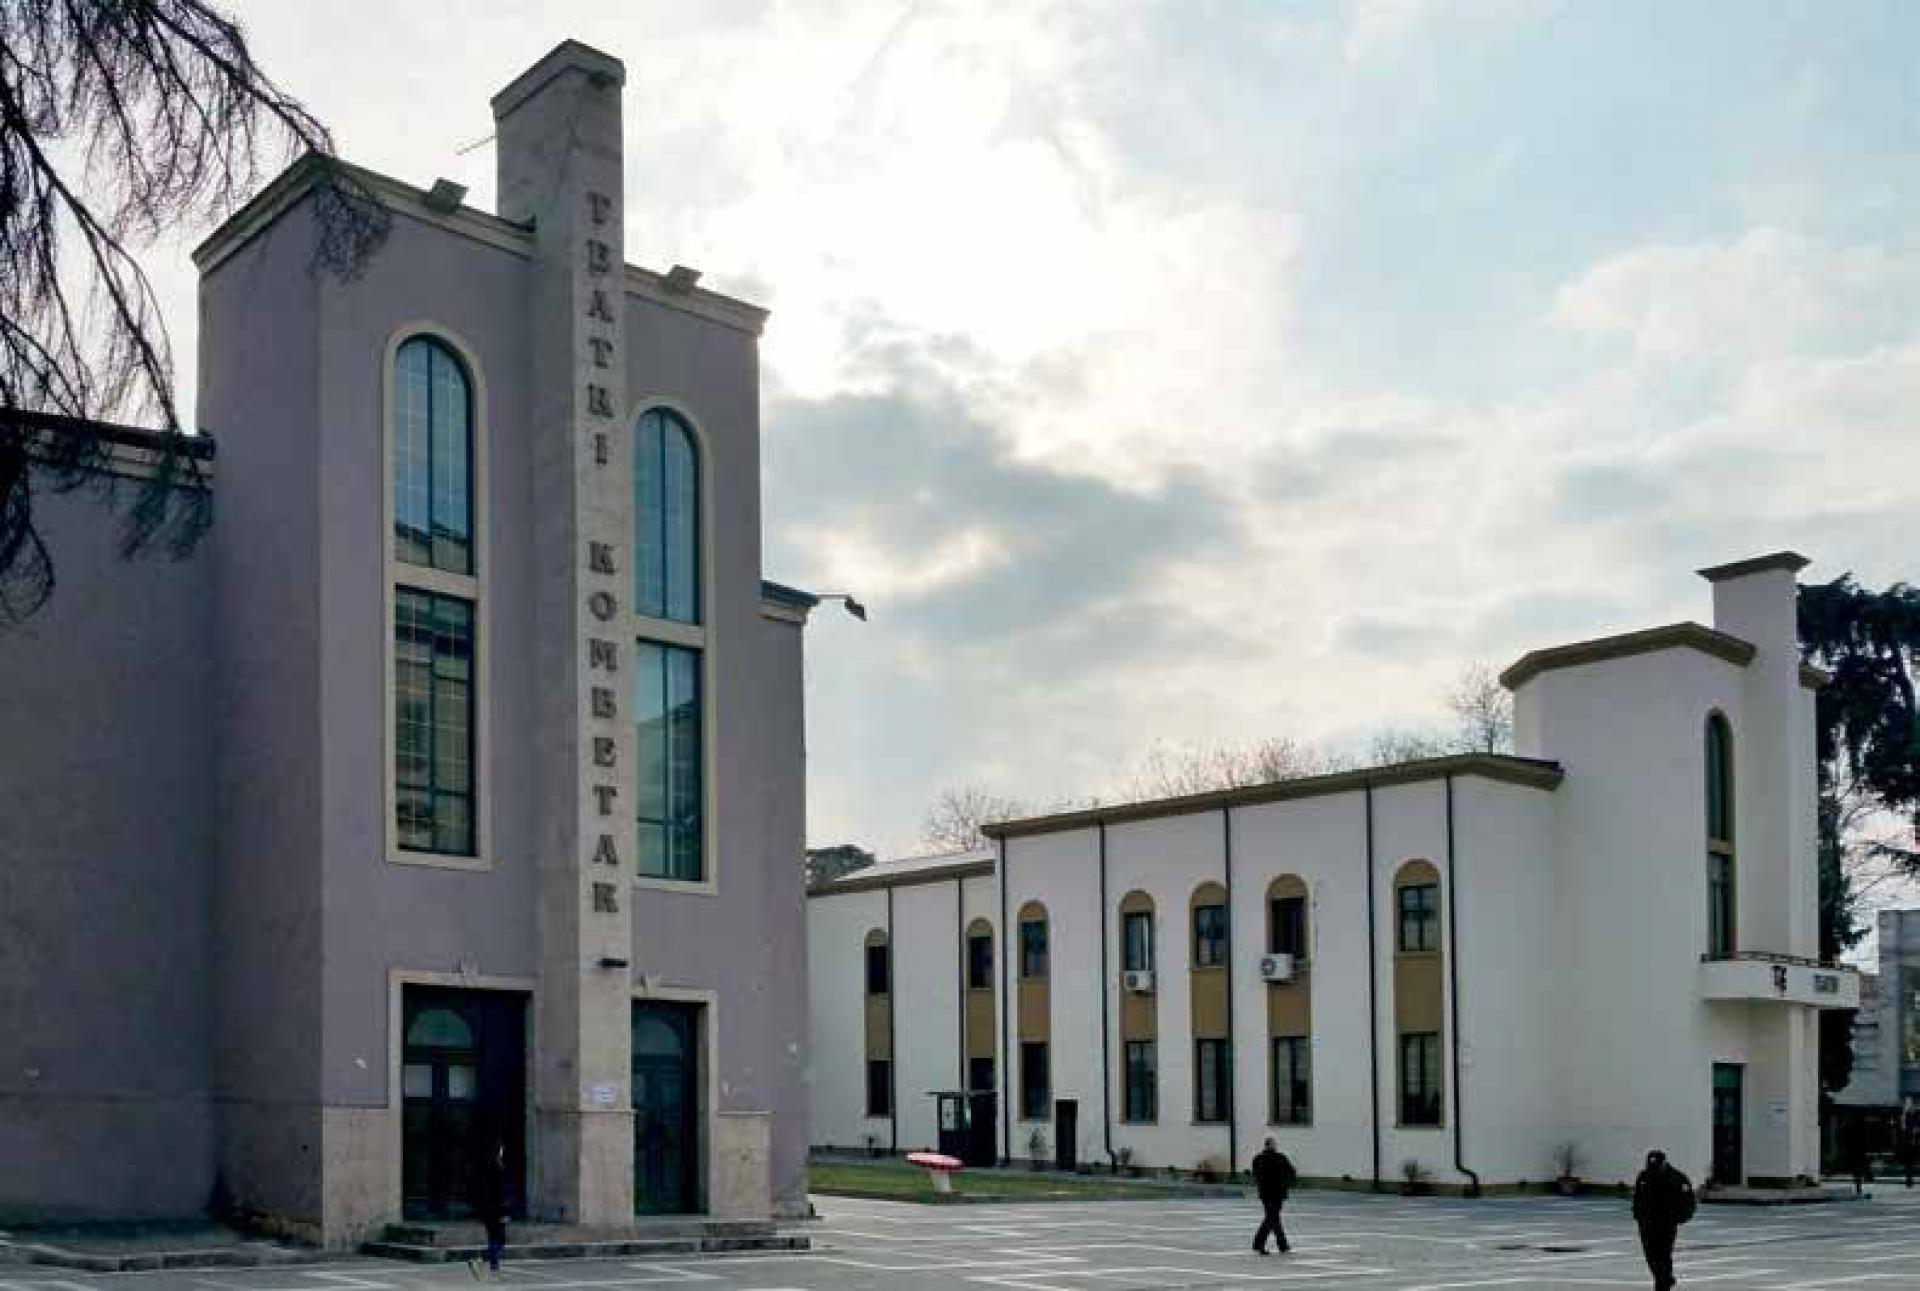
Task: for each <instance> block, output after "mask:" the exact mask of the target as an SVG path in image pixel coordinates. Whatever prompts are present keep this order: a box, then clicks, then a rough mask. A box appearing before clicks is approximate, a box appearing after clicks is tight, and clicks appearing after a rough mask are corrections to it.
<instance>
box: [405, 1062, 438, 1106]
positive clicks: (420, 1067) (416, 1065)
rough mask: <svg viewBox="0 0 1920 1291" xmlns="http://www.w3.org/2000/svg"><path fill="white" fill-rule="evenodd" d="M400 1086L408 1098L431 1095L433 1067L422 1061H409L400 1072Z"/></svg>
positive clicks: (430, 1096) (429, 1096)
mask: <svg viewBox="0 0 1920 1291" xmlns="http://www.w3.org/2000/svg"><path fill="white" fill-rule="evenodd" d="M400 1087H401V1089H402V1090H403V1091H404V1092H405V1094H406V1096H407V1097H408V1098H432V1097H433V1068H432V1067H430V1066H428V1065H427V1064H426V1063H424V1062H410V1063H408V1064H407V1065H406V1067H405V1069H404V1070H403V1071H402V1073H401V1079H400Z"/></svg>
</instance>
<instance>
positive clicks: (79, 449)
mask: <svg viewBox="0 0 1920 1291" xmlns="http://www.w3.org/2000/svg"><path fill="white" fill-rule="evenodd" d="M302 150H312V151H313V152H316V153H318V154H321V155H322V156H325V155H327V154H329V153H330V151H331V143H330V140H329V138H328V135H327V132H326V130H325V128H324V127H322V126H321V124H320V123H319V122H318V121H317V120H315V119H314V117H313V116H312V115H311V114H310V113H309V112H308V111H307V110H306V109H305V108H303V107H301V106H300V104H299V103H298V102H297V101H295V100H294V99H293V98H291V97H289V96H288V95H287V94H286V93H285V92H283V91H282V90H281V89H280V88H279V87H278V86H276V85H275V84H274V83H273V82H272V80H270V79H269V78H268V77H267V76H266V74H265V73H264V72H262V71H261V70H260V68H259V67H258V66H256V65H255V63H254V61H253V58H252V56H251V55H250V54H249V53H248V50H247V44H246V40H245V38H244V36H243V34H242V32H241V30H240V27H239V26H238V24H236V23H235V22H233V21H232V20H231V19H229V18H227V17H225V16H224V15H222V14H221V13H220V12H218V11H217V10H215V9H214V8H213V7H211V6H210V5H207V4H205V3H201V0H0V624H5V623H8V622H15V621H18V620H19V619H22V618H24V617H26V616H27V615H29V614H32V613H33V612H34V611H35V610H37V609H38V608H39V607H40V606H41V605H43V604H44V603H45V602H46V600H47V598H48V597H49V596H50V595H51V594H52V592H53V588H54V562H53V554H52V552H51V551H50V550H49V549H48V546H47V543H46V540H45V537H44V536H43V535H42V533H41V532H40V530H39V528H38V527H37V525H36V521H35V514H34V500H35V499H34V486H35V483H36V481H39V482H44V483H45V484H46V485H47V486H48V487H51V488H53V489H54V490H56V491H62V490H69V489H74V488H78V487H80V486H82V485H92V486H97V487H98V488H100V489H101V490H102V491H104V492H108V493H111V492H112V491H113V490H114V488H115V487H116V482H115V481H116V477H115V476H114V475H113V474H112V473H111V472H110V471H109V470H108V466H109V464H110V452H109V442H108V441H107V440H106V439H105V438H103V437H102V436H101V435H99V434H96V433H91V431H90V427H92V425H93V423H96V422H99V421H103V420H122V421H124V420H151V421H157V422H158V423H159V428H160V429H162V430H165V431H169V432H179V431H182V430H183V429H184V427H183V426H182V424H181V417H180V410H179V407H178V404H177V401H176V398H175V391H174V382H173V355H172V350H171V346H170V344H169V341H168V336H167V328H166V322H165V320H164V319H163V318H162V317H161V314H160V309H159V302H158V300H157V299H156V297H155V295H154V291H153V285H152V283H151V282H150V281H149V280H148V278H147V274H146V272H145V270H144V269H143V268H142V267H141V264H140V262H139V260H138V259H137V258H136V252H137V251H138V250H139V249H141V248H142V247H145V246H149V245H151V244H152V243H153V241H154V240H155V239H156V238H157V237H158V236H159V235H160V234H161V233H162V232H177V231H179V230H180V229H182V228H190V227H193V226H195V225H200V224H205V223H209V222H211V221H213V220H216V219H218V218H220V217H221V216H224V215H225V214H226V213H227V212H228V211H230V210H232V209H233V207H234V206H235V205H236V204H237V203H238V202H239V201H240V200H242V199H243V198H245V197H247V196H248V195H250V194H251V192H252V191H253V190H254V188H255V187H256V186H257V185H258V183H259V180H260V176H261V173H262V170H263V168H264V167H266V166H270V165H273V164H276V163H277V162H279V161H284V160H285V159H287V158H289V157H291V156H292V155H293V154H295V153H296V152H299V151H302ZM314 214H315V228H316V235H315V244H314V267H315V269H316V270H327V271H331V272H334V273H337V274H341V275H343V276H352V275H353V274H356V273H358V272H359V270H360V268H361V267H362V266H363V265H364V264H365V262H366V260H367V258H368V257H369V256H371V255H372V253H373V251H374V250H375V249H376V248H377V247H378V246H379V245H380V243H381V242H382V241H383V240H384V238H385V236H386V231H387V216H386V213H385V212H384V211H383V210H382V209H381V208H380V206H379V203H378V202H377V201H375V200H374V199H373V197H372V195H371V194H370V192H369V191H368V190H367V189H366V187H365V186H364V185H363V184H361V183H360V182H359V181H358V180H357V179H355V178H354V177H353V175H352V173H351V172H350V171H348V170H346V169H345V168H343V167H340V166H338V165H330V166H328V167H327V169H326V172H325V175H324V176H323V181H322V183H321V184H320V186H319V189H318V192H317V195H316V199H315V202H314ZM200 470H201V467H200V457H199V455H198V454H197V453H194V452H191V451H189V450H188V449H187V448H186V447H185V446H183V445H181V444H180V443H178V442H177V439H176V437H175V436H169V437H167V439H166V440H165V446H164V447H163V448H162V451H161V454H160V461H159V463H158V469H157V471H156V472H155V474H154V476H153V478H152V479H150V480H146V481H143V482H142V483H141V485H140V486H139V489H138V492H137V494H136V496H135V497H134V498H133V500H132V504H131V506H130V507H129V508H128V512H127V516H126V526H125V529H124V532H123V534H122V541H121V549H122V553H123V554H125V555H132V554H134V553H136V552H138V551H140V550H142V549H144V548H146V547H148V546H149V545H152V544H155V543H156V542H157V543H158V544H159V545H160V546H162V547H163V548H164V549H165V550H167V551H168V552H170V553H172V554H175V555H178V554H180V553H181V552H183V551H185V550H186V549H187V548H189V547H190V546H191V545H192V543H193V542H194V541H195V540H196V539H197V538H198V536H199V535H200V533H201V532H202V531H204V529H205V527H206V525H207V523H208V522H209V520H210V518H211V512H210V502H209V499H208V493H207V490H206V488H205V482H204V480H203V479H202V478H201V476H200Z"/></svg>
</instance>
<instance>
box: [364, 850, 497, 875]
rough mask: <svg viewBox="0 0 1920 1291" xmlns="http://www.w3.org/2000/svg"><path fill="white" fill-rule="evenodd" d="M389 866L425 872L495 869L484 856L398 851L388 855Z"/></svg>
mask: <svg viewBox="0 0 1920 1291" xmlns="http://www.w3.org/2000/svg"><path fill="white" fill-rule="evenodd" d="M387 864H389V865H412V866H417V867H418V868H420V869H423V870H472V871H486V870H491V869H493V868H494V864H493V862H492V861H490V860H488V859H487V858H486V857H484V856H458V855H455V854H453V853H451V852H405V851H400V850H398V849H395V850H393V851H390V852H388V853H387Z"/></svg>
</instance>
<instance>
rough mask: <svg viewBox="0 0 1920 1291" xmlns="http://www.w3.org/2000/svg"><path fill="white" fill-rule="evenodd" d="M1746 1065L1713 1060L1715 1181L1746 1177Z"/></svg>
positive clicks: (1732, 1181) (1738, 1181)
mask: <svg viewBox="0 0 1920 1291" xmlns="http://www.w3.org/2000/svg"><path fill="white" fill-rule="evenodd" d="M1744 1074H1745V1071H1744V1069H1743V1068H1742V1067H1741V1066H1740V1065H1739V1064H1737V1063H1730V1062H1716V1063H1714V1064H1713V1181H1714V1182H1715V1183H1719V1184H1734V1185H1738V1184H1739V1183H1740V1181H1741V1179H1742V1178H1743V1173H1742V1169H1741V1161H1740V1135H1741V1128H1742V1124H1743V1122H1744V1119H1745V1117H1744V1114H1743V1113H1744V1108H1743V1106H1742V1103H1743V1101H1744V1100H1743V1099H1742V1097H1741V1084H1742V1077H1743V1076H1744Z"/></svg>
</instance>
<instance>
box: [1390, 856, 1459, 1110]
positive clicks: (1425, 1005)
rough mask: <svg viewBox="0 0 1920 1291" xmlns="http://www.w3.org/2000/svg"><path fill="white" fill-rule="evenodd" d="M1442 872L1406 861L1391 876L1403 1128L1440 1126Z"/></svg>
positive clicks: (1443, 948) (1427, 863)
mask: <svg viewBox="0 0 1920 1291" xmlns="http://www.w3.org/2000/svg"><path fill="white" fill-rule="evenodd" d="M1440 899H1441V894H1440V871H1439V870H1437V869H1435V868H1434V867H1433V863H1432V862H1430V861H1408V862H1407V863H1406V864H1404V865H1402V866H1401V867H1400V868H1399V870H1398V871H1396V872H1395V873H1394V876H1393V909H1394V914H1395V917H1396V920H1397V929H1396V932H1395V936H1394V943H1393V944H1394V950H1395V954H1394V966H1393V1013H1394V1030H1395V1032H1397V1033H1398V1036H1399V1041H1400V1045H1399V1055H1398V1058H1399V1063H1398V1065H1399V1076H1400V1124H1401V1125H1402V1126H1403V1127H1408V1126H1424V1127H1432V1126H1437V1125H1439V1124H1440V1123H1441V1119H1442V1113H1443V1111H1444V1095H1443V1091H1442V1088H1441V1084H1440V1079H1441V1076H1440V1036H1441V1028H1442V1019H1441V1013H1442V1005H1443V1003H1444V999H1445V986H1444V982H1445V977H1444V974H1443V972H1442V959H1443V957H1444V955H1445V954H1446V942H1445V939H1444V938H1443V937H1442V936H1441V925H1440Z"/></svg>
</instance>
